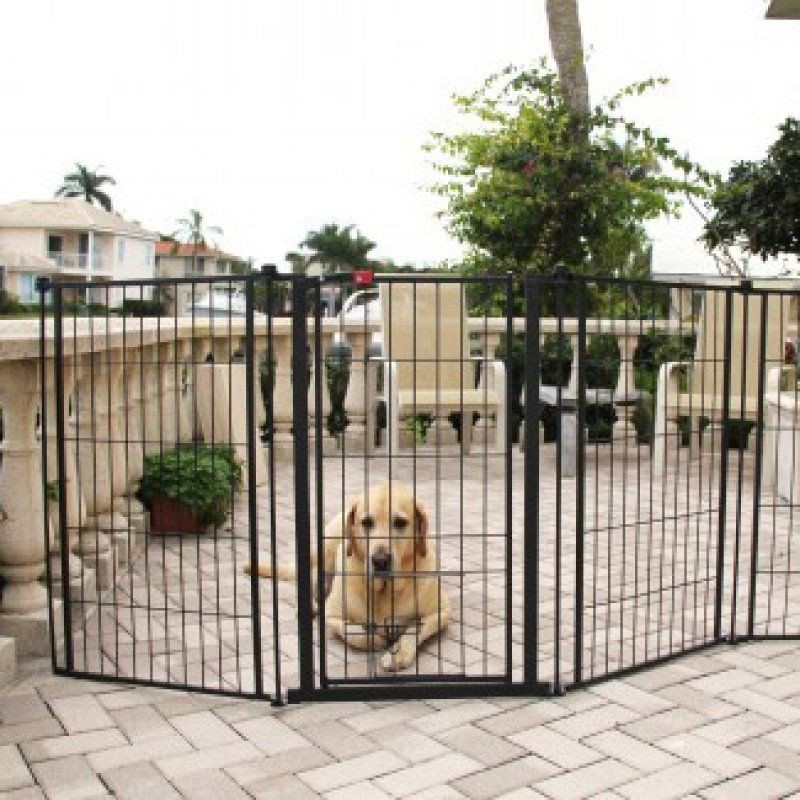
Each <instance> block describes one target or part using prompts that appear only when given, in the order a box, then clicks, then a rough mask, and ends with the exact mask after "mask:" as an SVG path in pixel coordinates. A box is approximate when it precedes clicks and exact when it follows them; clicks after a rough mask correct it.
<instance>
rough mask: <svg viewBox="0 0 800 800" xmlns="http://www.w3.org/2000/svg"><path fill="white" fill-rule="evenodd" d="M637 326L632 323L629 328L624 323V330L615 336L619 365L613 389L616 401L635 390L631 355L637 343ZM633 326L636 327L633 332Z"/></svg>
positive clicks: (636, 323)
mask: <svg viewBox="0 0 800 800" xmlns="http://www.w3.org/2000/svg"><path fill="white" fill-rule="evenodd" d="M638 325H639V323H638V322H633V323H631V327H630V328H629V327H628V323H627V322H626V325H625V330H624V331H622V332H620V333H618V334H617V347H618V348H619V358H620V364H619V377H618V378H617V387H616V389H614V398H615V399H616V400H623V399H626V398H628V397H629V396H631V395H632V394H633V392H634V390H635V388H636V387H635V383H634V373H633V354H634V352H635V351H636V345H637V343H638V341H639V331H638ZM633 326H636V329H635V330H634V329H633Z"/></svg>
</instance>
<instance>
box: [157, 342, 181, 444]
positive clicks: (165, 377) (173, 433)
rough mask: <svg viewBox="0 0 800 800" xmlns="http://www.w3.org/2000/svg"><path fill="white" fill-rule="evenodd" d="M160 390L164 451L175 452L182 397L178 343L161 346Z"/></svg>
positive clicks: (167, 343)
mask: <svg viewBox="0 0 800 800" xmlns="http://www.w3.org/2000/svg"><path fill="white" fill-rule="evenodd" d="M159 349H160V363H159V388H160V392H161V401H160V402H161V408H160V414H161V437H162V439H163V442H164V450H174V449H175V447H176V446H177V444H178V419H179V411H178V398H179V397H180V394H179V392H180V364H179V363H178V362H179V357H178V347H177V342H174V341H170V342H166V343H162V344H161V346H160V348H159Z"/></svg>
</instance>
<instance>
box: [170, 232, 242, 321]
mask: <svg viewBox="0 0 800 800" xmlns="http://www.w3.org/2000/svg"><path fill="white" fill-rule="evenodd" d="M243 261H244V259H242V258H239V257H238V256H234V255H231V254H230V253H225V252H223V251H222V250H219V249H218V248H216V247H211V246H209V245H197V246H195V245H193V244H183V243H178V242H171V241H164V242H157V243H156V277H158V278H177V279H181V278H193V277H197V278H202V277H214V276H219V275H232V274H233V267H234V265H236V264H241V263H243ZM208 290H209V285H208V284H205V285H204V284H202V283H200V284H195V288H194V299H195V300H199V299H200V298H201V297H202V296H203V295H204V294H206V293H207V292H208ZM167 294H168V295H169V296H170V297H171V296H172V294H174V289H173V290H172V291H171V292H170V291H169V290H167ZM173 299H174V300H176V301H177V303H176V305H177V312H178V313H179V314H182V313H185V312H186V310H187V309H188V307H189V306H190V305H191V303H192V284H191V283H178V284H177V297H176V298H173Z"/></svg>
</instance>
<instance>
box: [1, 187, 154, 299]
mask: <svg viewBox="0 0 800 800" xmlns="http://www.w3.org/2000/svg"><path fill="white" fill-rule="evenodd" d="M157 239H158V234H156V233H152V232H151V231H147V230H145V229H144V228H142V226H141V225H139V223H138V222H129V221H127V220H125V219H123V218H122V217H121V216H120V215H119V214H116V213H114V212H111V211H105V210H104V209H102V208H98V207H97V206H93V205H91V204H90V203H87V202H86V201H84V200H79V199H75V198H53V199H52V200H20V201H18V202H15V203H8V204H6V205H0V288H4V289H6V290H7V291H8V292H9V293H10V294H12V295H16V296H17V297H18V298H19V299H20V301H22V302H24V303H32V302H36V301H37V299H38V297H37V293H36V289H35V284H36V278H37V277H39V276H41V275H47V276H49V277H50V278H52V279H53V280H54V281H82V282H91V283H94V282H97V281H107V280H120V279H126V280H130V279H133V280H150V279H152V278H153V277H154V275H155V242H156V240H157ZM78 294H79V295H80V296H81V297H82V298H83V299H85V300H86V301H87V302H95V303H103V304H106V303H107V304H108V305H110V306H117V305H119V304H120V303H121V302H122V299H123V293H122V290H121V289H114V290H105V289H102V288H100V287H98V288H97V289H91V288H89V289H88V290H87V291H81V292H78ZM65 295H66V297H68V298H71V297H72V296H73V293H72V292H69V293H65ZM151 295H152V287H145V289H144V295H143V296H144V297H145V298H149V297H150V296H151ZM126 296H128V297H131V298H134V299H139V297H140V293H139V289H138V288H135V289H134V288H131V289H129V290H128V293H127V295H126Z"/></svg>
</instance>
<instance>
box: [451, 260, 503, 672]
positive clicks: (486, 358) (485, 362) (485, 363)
mask: <svg viewBox="0 0 800 800" xmlns="http://www.w3.org/2000/svg"><path fill="white" fill-rule="evenodd" d="M485 314H486V312H485V311H484V315H485ZM487 341H488V337H487V338H484V342H487ZM513 343H514V276H513V273H512V272H510V271H509V272H508V273H506V352H505V365H506V392H505V395H506V407H505V408H504V409H503V414H504V416H505V420H506V440H505V443H504V446H505V448H506V453H505V462H506V487H505V488H506V491H505V495H506V511H505V515H506V681H507V682H508V683H511V682H512V680H513V647H514V635H513V614H514V605H513V595H514V571H513V569H512V564H513V561H514V524H513V514H514V498H513V494H512V486H513V480H512V467H513V460H512V458H511V450H512V448H513V446H514V444H513V438H512V428H513V425H512V422H513V420H512V418H511V413H510V411H511V393H512V387H513V384H514V381H513V375H512V373H513V366H514V360H513V358H512V353H513ZM493 356H494V353H489V352H488V348H487V352H485V353H484V359H483V365H482V366H483V369H484V372H485V373H487V372H488V369H489V363H490V361H489V359H490V357H493ZM487 378H488V375H487V374H484V381H485V380H486V379H487ZM497 414H498V416H499V414H500V409H498V411H497ZM461 419H462V425H463V420H464V417H463V414H462V417H461ZM487 435H488V433H487ZM461 486H462V492H463V486H464V481H463V477H462V481H461ZM462 514H463V512H462ZM463 540H464V526H463V521H462V525H461V541H462V548H463Z"/></svg>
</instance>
